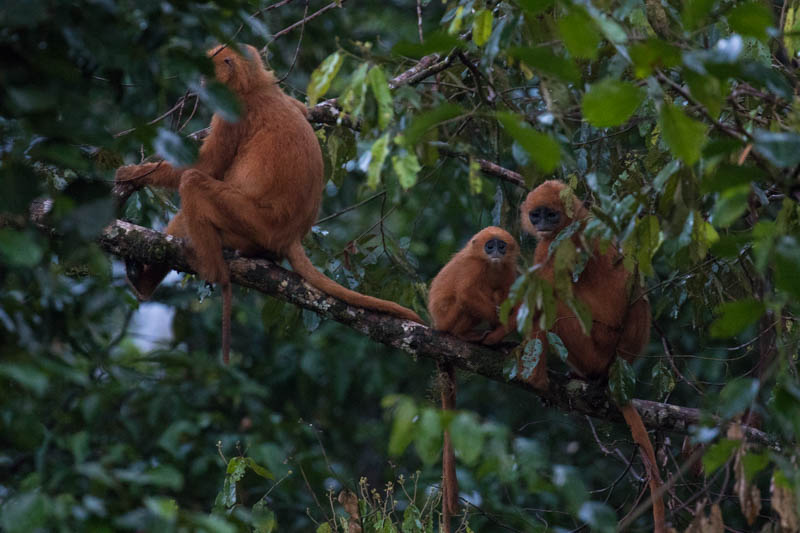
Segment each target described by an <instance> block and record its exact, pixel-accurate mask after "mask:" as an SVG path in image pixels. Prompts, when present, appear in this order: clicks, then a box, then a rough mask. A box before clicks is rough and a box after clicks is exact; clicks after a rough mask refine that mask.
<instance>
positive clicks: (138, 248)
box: [34, 207, 780, 449]
mask: <svg viewBox="0 0 800 533" xmlns="http://www.w3.org/2000/svg"><path fill="white" fill-rule="evenodd" d="M46 210H47V209H46V207H45V208H43V209H39V210H38V216H37V214H36V212H35V213H34V218H35V219H37V220H38V221H39V222H40V223H41V222H42V216H43V214H44V212H46ZM99 244H100V246H101V247H102V248H103V249H104V250H106V251H107V252H109V253H111V254H114V255H116V256H119V257H121V258H130V259H135V260H136V261H139V262H142V263H165V264H167V265H169V266H170V267H172V268H173V269H175V270H179V271H182V272H192V270H191V267H190V266H189V263H188V262H187V260H186V256H185V253H184V252H185V249H184V246H185V245H184V243H183V241H182V239H178V238H175V237H172V236H170V235H165V234H163V233H160V232H158V231H155V230H152V229H148V228H144V227H141V226H137V225H135V224H131V223H129V222H124V221H121V220H117V221H115V222H113V223H112V224H110V225H109V226H108V227H106V228H105V230H104V231H103V233H102V235H101V236H100V238H99ZM228 265H229V266H230V270H231V280H232V282H234V283H236V284H238V285H241V286H243V287H248V288H251V289H255V290H257V291H260V292H262V293H264V294H268V295H270V296H273V297H275V298H278V299H280V300H283V301H285V302H289V303H291V304H293V305H297V306H299V307H302V308H304V309H309V310H311V311H314V312H316V313H319V314H320V315H322V316H323V317H325V318H328V319H331V320H335V321H337V322H340V323H342V324H345V325H347V326H349V327H351V328H353V329H354V330H356V331H358V332H360V333H362V334H364V335H367V336H369V337H370V338H372V339H373V340H375V341H377V342H380V343H382V344H385V345H387V346H392V347H394V348H397V349H398V350H399V351H401V352H403V353H405V354H408V355H410V356H411V357H413V358H418V357H424V358H427V359H431V360H434V361H444V362H449V363H452V364H453V365H454V366H456V367H457V368H460V369H462V370H464V371H466V372H470V373H473V374H479V375H481V376H484V377H486V378H488V379H491V380H494V381H500V382H503V383H508V384H509V385H511V386H514V387H518V388H521V389H524V390H526V391H528V392H530V393H532V394H534V395H537V396H539V397H540V398H541V399H542V401H543V402H544V403H545V404H547V405H550V406H553V407H557V408H559V409H561V410H563V411H566V412H571V413H578V414H586V415H589V416H592V417H595V418H600V419H606V420H612V421H618V422H622V421H623V419H622V415H621V414H620V412H619V410H618V409H617V408H616V406H615V405H614V404H612V403H611V402H609V400H608V398H607V396H606V393H605V387H600V386H596V385H593V384H589V383H586V382H584V381H581V380H577V379H569V378H567V377H566V376H564V375H563V374H561V373H557V372H552V371H551V372H550V388H549V389H548V390H547V391H540V390H537V389H535V388H533V387H532V386H531V385H529V384H528V383H525V382H524V381H522V380H521V379H519V378H515V379H512V380H509V379H508V377H507V372H506V371H504V367H507V366H508V365H509V364H510V363H511V362H513V360H511V358H510V357H509V356H508V354H507V353H505V352H503V351H501V350H496V349H491V348H487V347H485V346H481V345H477V344H470V343H467V342H464V341H461V340H459V339H457V338H455V337H453V336H451V335H448V334H443V333H438V332H436V331H434V330H433V329H431V328H429V327H426V326H423V325H420V324H416V323H414V322H408V321H405V320H402V319H399V318H395V317H393V316H390V315H386V314H383V313H378V312H373V311H370V310H368V309H361V308H357V307H353V306H350V305H347V304H346V303H344V302H342V301H340V300H337V299H336V298H333V297H331V296H328V295H326V294H324V293H322V292H320V291H319V290H317V289H315V288H313V287H311V286H310V285H309V284H307V283H306V282H305V281H304V280H303V279H302V278H301V277H300V276H298V275H297V274H295V273H294V272H290V271H288V270H286V269H284V268H282V267H280V266H279V265H277V264H275V263H274V262H273V261H270V260H267V259H247V258H242V257H237V256H234V255H233V254H231V255H230V259H229V260H228ZM633 404H634V406H635V407H636V409H637V410H638V411H639V413H640V414H641V416H642V419H643V421H644V423H645V424H646V425H647V426H648V427H649V428H651V429H657V430H660V431H673V432H677V433H683V434H685V433H687V432H688V430H689V427H690V426H692V425H695V424H699V423H700V419H701V417H700V415H701V413H700V410H699V409H695V408H689V407H680V406H677V405H670V404H664V403H658V402H652V401H647V400H633ZM745 435H746V437H747V439H748V440H749V441H750V442H753V443H758V444H762V445H765V446H769V447H771V448H774V449H780V445H779V443H778V442H777V440H776V439H775V438H774V437H772V436H771V435H769V434H767V433H764V432H762V431H759V430H757V429H754V428H747V427H746V428H745Z"/></svg>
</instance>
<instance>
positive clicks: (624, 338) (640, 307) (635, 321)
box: [617, 296, 650, 362]
mask: <svg viewBox="0 0 800 533" xmlns="http://www.w3.org/2000/svg"><path fill="white" fill-rule="evenodd" d="M622 327H623V330H622V335H621V337H620V340H619V345H618V346H617V351H618V352H619V354H620V355H621V356H622V358H623V359H625V360H626V361H628V362H630V361H632V360H633V359H634V358H635V357H638V356H639V355H640V354H641V353H642V350H644V347H645V346H646V345H647V342H648V341H649V340H650V302H648V301H647V299H646V298H645V297H644V296H640V297H638V298H637V299H636V300H634V302H633V303H632V304H631V308H630V309H629V310H628V313H627V316H626V318H625V324H623V325H622Z"/></svg>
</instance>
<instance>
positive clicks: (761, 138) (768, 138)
mask: <svg viewBox="0 0 800 533" xmlns="http://www.w3.org/2000/svg"><path fill="white" fill-rule="evenodd" d="M753 139H754V140H755V143H754V144H753V146H754V148H755V150H756V151H757V152H758V153H760V154H761V155H763V156H764V157H766V158H767V159H768V160H769V161H770V163H772V164H773V165H775V166H778V167H782V168H787V167H794V166H796V165H797V164H798V163H800V134H797V133H795V132H773V131H766V130H756V131H755V132H753Z"/></svg>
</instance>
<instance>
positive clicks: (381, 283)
mask: <svg viewBox="0 0 800 533" xmlns="http://www.w3.org/2000/svg"><path fill="white" fill-rule="evenodd" d="M798 8H800V4H798V3H797V2H796V1H788V0H787V1H785V2H783V3H781V2H769V3H768V2H761V1H748V2H735V1H728V0H725V1H720V0H698V1H688V0H686V1H684V2H678V1H673V0H665V1H663V2H662V1H658V0H628V1H625V2H608V1H604V0H599V1H597V2H594V3H591V2H584V1H578V0H575V1H561V0H559V1H557V2H556V1H554V0H513V1H508V2H505V1H502V2H493V1H484V0H458V1H456V0H449V1H444V2H437V1H430V0H428V1H424V2H419V3H418V2H414V1H411V0H393V1H387V2H361V3H356V2H352V1H347V2H345V1H344V0H342V1H341V3H340V5H337V3H336V2H333V3H332V4H329V3H326V2H322V1H318V0H314V1H307V2H302V1H300V0H295V1H292V0H282V1H276V2H272V5H270V3H269V2H266V1H264V2H259V1H256V0H253V1H243V0H220V1H215V2H205V3H195V2H183V1H179V0H166V1H162V0H159V1H152V0H138V1H136V2H132V1H126V0H119V1H114V0H105V1H83V2H59V1H54V0H35V1H32V0H27V1H24V2H21V1H8V2H4V3H2V4H0V66H1V68H0V132H1V134H0V139H1V141H0V180H2V181H0V183H2V194H0V215H2V218H1V219H0V221H2V224H0V335H2V337H0V338H1V339H2V342H0V354H1V355H2V359H0V529H2V530H3V531H8V532H21V531H36V530H60V531H84V530H90V531H110V530H118V529H119V530H126V529H129V530H137V531H172V530H180V531H200V530H202V531H220V532H227V531H238V530H242V531H247V530H255V531H258V532H268V531H274V530H280V531H309V530H314V529H316V530H317V531H332V530H337V531H347V530H348V525H347V519H348V517H352V516H353V515H355V514H356V509H359V511H358V514H360V515H361V519H362V521H363V525H364V527H365V531H387V532H388V531H398V530H402V531H404V532H416V531H434V530H436V528H437V526H436V524H437V519H438V511H437V506H438V503H437V501H436V499H437V497H438V492H437V490H436V487H437V486H438V481H439V476H440V470H439V469H440V466H439V463H438V461H439V459H440V457H439V456H440V448H441V430H442V427H443V426H448V427H449V428H450V430H451V432H452V434H453V439H454V443H455V447H456V450H457V454H458V460H459V470H458V473H459V476H460V481H461V489H462V494H461V496H462V498H464V499H465V500H466V501H468V502H469V503H470V505H469V506H466V511H465V512H466V517H467V518H466V520H465V521H464V522H463V523H462V530H464V531H466V530H468V528H470V529H471V530H473V531H497V530H501V529H505V530H510V531H544V530H547V529H552V528H563V529H564V530H581V528H584V530H587V529H591V530H597V531H614V530H615V529H616V527H617V525H618V523H619V521H623V520H625V517H626V516H632V515H630V513H632V512H633V511H634V510H635V511H636V513H635V514H636V516H635V517H633V520H632V523H630V524H628V526H629V530H638V531H647V530H649V529H650V527H651V523H650V517H649V514H648V512H647V508H646V507H642V506H641V505H640V504H641V501H642V499H641V493H642V492H643V490H645V489H646V481H645V480H644V479H643V472H644V469H643V468H642V465H641V462H640V460H639V459H638V456H637V455H636V454H635V449H634V448H633V446H632V444H631V439H630V435H629V433H628V432H627V429H626V428H625V427H624V426H622V425H619V424H616V423H610V422H605V421H601V420H592V419H589V418H583V417H575V416H570V415H569V414H565V413H563V412H556V411H554V410H552V409H548V408H547V407H546V406H544V405H542V404H541V403H540V402H539V401H537V399H536V398H535V397H534V396H533V395H530V394H526V393H524V392H522V391H520V390H517V389H513V388H510V387H507V386H504V385H503V384H500V383H493V382H486V381H485V380H483V379H481V378H475V377H470V376H468V375H466V374H465V375H460V376H459V379H460V390H459V406H460V408H461V409H462V410H461V411H458V412H457V414H456V415H455V416H445V415H443V414H442V413H441V412H440V411H439V410H438V409H437V408H436V400H437V396H438V395H437V384H436V380H435V378H434V377H433V376H434V368H433V365H431V364H429V363H428V362H425V361H416V360H412V359H409V358H406V357H401V356H399V355H400V354H399V352H396V351H393V350H391V349H389V348H386V347H384V346H382V345H379V344H376V343H374V342H372V341H370V340H368V339H366V338H364V337H363V336H361V335H359V334H358V333H357V332H355V331H352V330H350V329H347V328H345V327H343V326H341V325H339V324H337V323H334V322H329V321H322V320H321V319H320V317H319V316H317V315H315V314H313V313H310V312H308V311H300V310H298V309H296V308H294V307H291V306H289V305H287V304H283V303H280V302H277V301H275V300H273V299H270V298H268V297H264V296H263V295H259V294H254V293H252V292H248V291H245V290H236V291H235V296H234V298H235V309H234V325H233V333H234V339H233V340H234V342H233V350H234V357H233V361H232V364H231V365H230V366H229V367H223V366H221V364H220V363H219V361H218V350H219V345H220V339H219V324H218V322H219V313H220V302H219V297H218V294H217V293H215V292H211V291H210V290H209V288H208V287H207V286H206V285H205V284H204V283H203V282H202V281H201V280H197V279H195V278H193V277H190V276H187V277H174V278H172V282H171V283H169V284H167V285H165V286H164V287H162V288H161V289H160V290H159V292H157V293H156V298H157V302H158V303H154V304H146V305H141V306H140V305H139V304H137V303H136V301H135V299H134V298H133V297H132V296H131V295H130V293H129V292H128V290H127V289H126V286H125V282H124V269H123V268H122V266H121V263H120V262H119V259H118V258H114V257H111V256H109V255H107V254H106V253H104V252H103V251H102V250H101V249H100V248H99V247H98V245H97V244H96V243H95V241H94V238H95V237H96V236H97V235H98V234H99V232H100V231H101V229H102V228H103V227H104V225H105V224H107V223H108V222H109V221H110V220H112V219H113V218H114V217H115V211H114V204H113V202H112V198H111V196H110V185H111V182H112V179H113V169H114V168H116V167H117V166H118V165H120V164H121V163H122V162H123V161H124V162H129V163H130V162H138V161H140V160H141V159H142V157H147V156H152V155H158V156H161V157H164V158H166V159H168V160H172V161H185V160H188V159H191V157H192V154H193V153H194V151H195V150H196V142H195V141H194V140H193V139H192V138H191V137H190V136H189V135H190V134H191V133H193V132H196V131H198V130H201V129H202V128H204V127H205V126H207V124H208V121H209V117H210V115H211V113H212V112H214V111H220V112H235V108H236V102H235V101H234V100H233V99H232V97H231V95H230V94H229V93H228V92H227V91H226V90H225V89H224V88H223V87H221V86H219V85H218V84H214V83H208V84H207V85H201V84H200V77H201V75H209V74H210V73H211V71H210V69H209V64H208V63H207V60H206V59H205V50H206V49H207V48H208V47H209V46H211V45H212V44H213V43H215V42H231V41H241V42H247V43H251V44H254V45H256V46H258V47H259V48H261V47H266V50H267V52H268V54H267V55H268V60H269V64H270V67H271V68H272V69H273V70H275V71H276V72H277V74H278V76H279V77H281V78H284V77H285V80H284V88H285V90H286V91H287V92H288V93H290V94H292V95H294V96H296V97H298V98H299V99H301V100H305V101H306V102H307V103H308V104H309V105H310V106H313V105H315V104H316V103H318V102H321V101H323V100H325V99H326V98H331V97H337V98H338V100H337V105H338V106H339V108H340V109H341V110H342V111H343V113H344V117H345V118H346V119H347V120H345V121H342V123H341V124H338V125H336V124H324V125H323V124H316V125H315V126H316V127H317V128H318V136H319V138H320V142H321V144H322V147H323V153H324V154H325V156H326V165H327V172H328V176H329V181H328V183H327V185H326V189H325V198H324V204H323V212H322V213H321V214H320V223H319V225H318V226H317V227H315V230H314V231H313V235H312V236H311V237H309V238H308V239H307V242H306V243H305V244H306V248H307V249H308V250H309V253H310V254H311V258H312V261H313V262H314V264H316V265H318V266H320V267H324V269H325V272H326V273H327V274H328V275H329V276H331V277H333V278H335V279H337V280H339V281H340V282H341V283H343V284H346V285H348V286H350V287H351V288H354V289H357V290H359V291H362V292H365V293H368V294H374V295H379V296H381V297H384V298H388V299H393V300H396V301H398V302H400V303H403V304H404V305H408V306H412V307H413V308H415V309H416V310H417V311H419V312H421V313H422V312H424V308H425V304H424V302H425V291H426V289H425V286H426V283H427V282H428V281H429V280H430V279H431V278H432V277H433V275H434V274H435V273H436V272H437V270H438V269H439V268H440V267H441V266H442V265H443V264H444V263H445V262H446V261H447V260H448V258H449V257H450V256H451V255H452V253H454V252H455V251H456V250H457V249H458V248H459V247H460V246H461V245H462V244H463V242H464V241H465V239H466V238H467V237H468V236H469V235H471V234H473V233H474V232H475V231H477V230H478V229H480V228H482V227H484V226H486V225H489V224H496V225H502V226H504V227H506V228H507V229H509V231H511V232H512V233H513V234H514V235H515V236H517V237H518V238H519V239H520V240H521V242H522V247H523V256H524V257H526V258H528V261H527V262H526V264H525V265H524V267H525V269H524V274H523V275H522V277H521V278H520V280H519V282H518V284H517V285H516V292H515V294H516V297H517V299H518V300H519V301H522V302H524V305H523V308H522V311H521V314H520V318H522V319H523V320H521V322H520V323H521V328H522V330H523V331H522V334H523V335H524V332H525V331H527V330H529V328H530V327H531V317H532V316H533V313H530V312H528V311H529V310H530V309H532V308H533V307H535V306H536V305H537V302H538V304H539V305H542V304H543V305H544V307H545V311H546V310H547V308H548V302H551V301H552V298H553V288H551V287H549V286H545V285H544V284H542V283H541V282H539V281H538V280H537V278H536V277H535V275H534V274H531V273H530V272H529V271H528V268H529V267H530V266H531V265H530V264H529V263H530V260H529V258H530V254H531V251H532V249H533V245H534V243H533V242H532V239H530V238H529V237H525V236H524V235H522V234H521V232H520V229H519V220H518V219H519V216H518V211H517V209H518V206H519V204H520V201H521V198H522V197H523V195H524V194H525V192H526V187H524V186H521V184H520V183H517V182H516V181H515V179H514V175H513V174H512V173H510V171H516V172H518V173H519V174H521V175H522V176H523V180H524V183H525V185H526V186H527V187H532V186H535V185H536V184H537V183H539V182H541V181H542V180H544V179H549V178H556V179H561V180H563V181H566V182H568V183H569V184H570V185H571V186H572V187H573V188H574V190H575V194H577V195H578V197H579V198H581V199H585V200H586V201H587V203H588V204H589V205H590V206H591V211H592V214H593V215H594V216H593V218H592V220H591V222H590V223H589V227H588V228H587V232H588V233H589V234H590V235H592V236H594V237H597V238H600V239H604V240H608V242H616V243H618V245H619V246H620V247H621V249H622V250H623V251H624V253H625V256H626V265H627V266H628V267H629V268H630V269H631V270H632V271H633V272H635V273H636V275H637V276H638V277H639V278H640V279H641V280H642V282H643V283H644V284H646V286H647V288H648V289H647V290H648V296H649V298H650V301H651V303H652V307H653V325H654V328H653V333H652V338H651V343H650V345H649V347H648V349H647V351H646V353H645V355H644V356H643V357H641V358H640V359H639V360H638V361H637V362H636V363H635V364H634V365H633V366H632V368H630V367H627V366H625V365H622V366H621V367H619V368H616V369H615V372H614V375H613V376H612V381H611V385H612V389H614V390H615V391H616V393H617V396H619V397H620V398H621V400H622V401H625V400H626V399H627V398H629V397H631V396H635V397H642V398H648V399H652V400H658V401H666V402H668V403H671V404H676V405H681V406H693V407H700V408H702V409H703V413H704V415H705V416H706V418H705V420H706V423H705V424H702V425H699V426H696V427H692V428H690V429H689V435H690V436H689V439H688V440H687V441H686V442H684V441H683V439H684V436H683V435H680V434H671V433H670V434H663V433H657V434H654V435H653V437H654V438H655V440H656V445H657V448H658V451H659V457H660V458H661V460H662V464H661V465H660V466H661V471H662V474H663V476H664V478H665V479H671V480H672V481H673V482H674V483H672V484H671V485H670V487H669V490H668V491H667V493H666V500H667V502H668V505H669V510H668V519H669V520H670V521H671V523H672V525H673V526H674V527H675V528H676V529H678V530H681V531H682V530H686V529H687V528H688V527H689V526H690V524H692V527H695V528H696V529H692V531H714V532H716V531H723V526H722V522H724V524H725V526H727V527H728V528H729V530H731V531H745V530H747V531H750V530H752V531H776V532H777V531H794V530H797V528H798V515H799V514H800V513H799V512H798V500H797V497H796V495H797V494H798V493H799V492H800V491H799V490H798V489H800V474H798V469H797V460H798V455H797V448H796V442H797V438H798V437H799V436H800V381H798V375H797V356H798V349H797V347H798V328H797V327H796V325H795V324H796V319H795V317H796V315H797V311H798V301H800V274H798V272H800V240H798V239H799V238H800V235H798V223H799V222H800V210H798V204H797V202H798V200H800V183H799V182H798V181H797V180H798V177H797V174H798V170H800V131H799V127H800V107H798V99H797V95H796V93H797V90H796V87H797V81H798V80H797V75H796V72H795V67H796V64H797V63H796V59H794V58H796V57H797V52H798V49H800V40H798V35H799V34H800V20H798V21H797V22H796V19H797V18H798V15H797V11H798ZM319 10H324V11H322V12H321V13H318V11H319ZM317 14H318V16H314V15H317ZM303 19H306V20H307V22H306V23H305V24H298V25H296V26H294V27H292V28H290V26H291V25H293V24H295V23H296V22H298V21H300V20H303ZM284 29H288V30H289V31H282V30H284ZM431 54H435V56H433V57H431ZM422 57H426V59H425V63H424V64H432V63H435V62H437V61H445V62H446V65H444V66H445V67H446V68H444V69H439V71H438V72H437V73H436V74H435V75H431V76H428V77H425V78H424V79H421V80H418V81H416V82H415V83H414V84H401V86H399V87H397V88H395V84H394V83H390V80H392V78H393V77H394V76H397V75H399V74H401V73H403V72H404V71H406V70H407V69H409V68H412V67H414V66H415V65H416V64H417V61H418V60H419V59H420V58H422ZM488 163H494V164H496V165H499V167H502V168H500V170H497V168H499V167H494V168H495V169H494V170H492V169H491V168H489V166H488ZM503 169H506V171H503ZM41 196H46V197H48V198H51V199H52V200H53V208H52V213H51V217H50V218H49V219H48V224H50V226H51V228H50V229H43V228H41V227H38V226H36V225H34V224H33V223H32V222H31V221H30V220H29V217H28V216H27V213H28V207H29V205H30V203H31V201H32V200H34V199H35V198H37V197H41ZM176 205H177V196H172V195H170V194H167V193H164V192H163V191H156V190H143V191H140V192H138V193H136V194H135V195H134V197H132V198H131V200H130V201H129V202H128V204H127V207H126V209H125V212H124V216H125V217H126V218H128V219H131V220H133V221H135V222H137V223H140V224H143V225H148V226H155V227H163V224H164V223H165V220H166V219H168V217H169V214H170V213H172V212H174V210H175V209H176ZM351 206H354V207H355V208H354V209H347V208H349V207H351ZM614 239H616V240H614ZM562 244H563V246H562V247H560V248H559V250H558V251H557V252H556V253H557V254H558V255H557V257H558V261H559V263H560V264H562V265H564V269H572V270H571V271H570V272H569V273H572V274H574V275H579V268H573V266H574V265H575V264H580V262H581V261H582V260H585V258H582V257H581V253H580V251H578V250H576V249H575V248H574V247H570V241H569V239H566V240H564V241H563V243H562ZM564 272H565V273H567V270H564ZM567 285H568V284H567ZM559 290H562V292H563V290H564V287H563V286H562V287H561V288H560V289H559V287H556V292H558V291H559ZM561 296H562V297H563V295H561ZM506 309H508V306H506ZM154 313H155V314H156V315H157V318H155V319H153V318H150V319H148V318H147V317H148V316H149V317H152V316H153V314H154ZM547 316H548V315H547V313H545V315H544V319H543V320H544V322H547V320H548V318H547ZM526 317H527V319H526ZM584 318H585V319H586V321H587V324H590V323H591V319H590V317H584ZM165 320H167V321H169V320H171V322H170V324H171V327H169V328H168V329H169V335H167V336H166V337H163V336H161V337H158V338H153V335H154V332H155V331H156V330H158V329H164V324H163V322H164V321H165ZM557 355H558V354H556V356H555V357H551V361H553V366H554V367H555V369H556V370H557V371H562V372H563V371H566V368H565V366H564V365H563V364H560V366H559V363H558V357H557ZM526 364H532V363H526ZM512 367H513V365H512ZM633 376H635V377H636V383H635V385H634V383H633V379H632V378H633ZM634 386H635V392H634V391H633V387H634ZM487 399H491V401H487ZM712 415H717V416H718V417H719V419H716V420H714V419H712ZM742 417H745V420H746V421H747V422H753V421H756V422H757V423H758V424H759V425H760V427H761V428H762V429H763V430H765V431H767V432H768V433H769V434H770V435H772V436H773V437H774V438H775V440H776V442H777V443H779V445H776V447H774V448H772V449H763V448H758V447H756V446H753V445H750V444H748V443H746V442H744V441H743V440H742V438H741V433H740V432H739V431H738V426H736V425H734V426H733V427H732V429H730V430H728V431H725V430H724V429H722V426H721V425H720V423H719V421H720V420H722V421H731V420H738V419H740V418H742ZM682 443H683V446H682ZM682 447H683V451H682V450H681V448H682ZM695 450H697V451H695ZM700 457H702V461H701V462H699V463H698V462H697V461H696V459H697V458H700ZM699 464H701V465H702V467H703V469H702V471H699V470H698V468H696V467H697V466H698V465H699ZM673 476H674V479H672V478H673ZM343 489H349V490H350V491H352V492H353V493H355V496H352V495H350V494H349V493H347V492H344V493H343V494H342V495H341V497H340V496H339V495H340V492H341V491H342V490H343ZM356 498H358V501H356ZM629 522H630V521H629Z"/></svg>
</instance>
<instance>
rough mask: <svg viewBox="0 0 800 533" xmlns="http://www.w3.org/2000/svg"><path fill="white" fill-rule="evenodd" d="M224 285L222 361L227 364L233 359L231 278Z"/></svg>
mask: <svg viewBox="0 0 800 533" xmlns="http://www.w3.org/2000/svg"><path fill="white" fill-rule="evenodd" d="M221 285H222V361H223V362H224V363H225V364H226V365H227V364H228V363H229V362H230V360H231V308H232V307H233V305H232V302H231V300H233V291H232V290H231V282H230V280H228V281H226V282H223V283H221Z"/></svg>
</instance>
